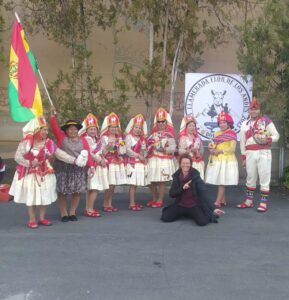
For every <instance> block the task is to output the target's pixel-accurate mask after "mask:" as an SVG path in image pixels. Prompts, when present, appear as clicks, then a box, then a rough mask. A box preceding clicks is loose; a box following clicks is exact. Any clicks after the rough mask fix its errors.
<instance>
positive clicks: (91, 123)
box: [83, 113, 99, 129]
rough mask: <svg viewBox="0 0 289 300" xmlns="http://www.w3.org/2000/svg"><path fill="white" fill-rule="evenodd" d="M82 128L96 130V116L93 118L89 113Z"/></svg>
mask: <svg viewBox="0 0 289 300" xmlns="http://www.w3.org/2000/svg"><path fill="white" fill-rule="evenodd" d="M83 122H84V124H83V125H84V127H85V128H86V129H88V128H89V127H96V128H97V129H98V127H99V126H98V120H97V118H96V116H94V115H93V114H92V113H89V114H88V115H87V116H86V118H85V119H84V121H83Z"/></svg>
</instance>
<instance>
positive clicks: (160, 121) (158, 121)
mask: <svg viewBox="0 0 289 300" xmlns="http://www.w3.org/2000/svg"><path fill="white" fill-rule="evenodd" d="M157 123H166V121H158V122H157Z"/></svg>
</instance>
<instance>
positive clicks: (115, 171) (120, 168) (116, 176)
mask: <svg viewBox="0 0 289 300" xmlns="http://www.w3.org/2000/svg"><path fill="white" fill-rule="evenodd" d="M108 183H109V185H122V184H127V178H126V171H125V167H124V164H113V163H111V164H109V166H108Z"/></svg>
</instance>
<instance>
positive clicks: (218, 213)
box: [214, 208, 225, 217]
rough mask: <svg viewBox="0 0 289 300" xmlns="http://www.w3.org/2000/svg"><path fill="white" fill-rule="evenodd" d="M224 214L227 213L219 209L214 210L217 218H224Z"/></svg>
mask: <svg viewBox="0 0 289 300" xmlns="http://www.w3.org/2000/svg"><path fill="white" fill-rule="evenodd" d="M224 214H225V212H224V211H223V210H221V209H219V208H216V209H214V215H215V216H218V217H220V216H222V215H224Z"/></svg>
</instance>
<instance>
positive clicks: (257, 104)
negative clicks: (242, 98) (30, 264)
mask: <svg viewBox="0 0 289 300" xmlns="http://www.w3.org/2000/svg"><path fill="white" fill-rule="evenodd" d="M260 107H261V103H260V102H259V101H258V100H257V99H256V97H253V99H252V101H251V103H250V109H260Z"/></svg>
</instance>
